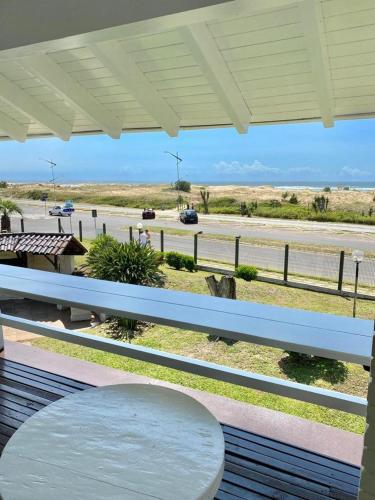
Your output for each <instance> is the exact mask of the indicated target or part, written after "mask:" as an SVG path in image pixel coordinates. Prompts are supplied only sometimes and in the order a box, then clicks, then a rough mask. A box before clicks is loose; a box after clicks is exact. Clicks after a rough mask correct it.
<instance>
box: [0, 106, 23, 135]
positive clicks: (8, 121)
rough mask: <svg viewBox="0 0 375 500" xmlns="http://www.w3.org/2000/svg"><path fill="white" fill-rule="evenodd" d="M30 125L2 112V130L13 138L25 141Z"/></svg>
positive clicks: (0, 123)
mask: <svg viewBox="0 0 375 500" xmlns="http://www.w3.org/2000/svg"><path fill="white" fill-rule="evenodd" d="M27 129H28V127H27V126H25V125H23V124H21V123H18V122H17V121H16V120H13V118H11V117H10V116H8V115H6V114H5V113H2V112H0V130H2V131H3V132H5V133H6V134H7V135H9V137H10V138H11V139H14V140H16V141H19V142H24V141H25V139H26V134H27Z"/></svg>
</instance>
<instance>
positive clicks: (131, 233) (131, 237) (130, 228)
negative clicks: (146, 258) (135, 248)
mask: <svg viewBox="0 0 375 500" xmlns="http://www.w3.org/2000/svg"><path fill="white" fill-rule="evenodd" d="M129 241H133V228H132V226H129Z"/></svg>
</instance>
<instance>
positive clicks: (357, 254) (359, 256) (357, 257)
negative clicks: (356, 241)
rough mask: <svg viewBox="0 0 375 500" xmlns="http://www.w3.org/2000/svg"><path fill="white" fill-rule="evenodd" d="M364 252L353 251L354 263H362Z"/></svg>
mask: <svg viewBox="0 0 375 500" xmlns="http://www.w3.org/2000/svg"><path fill="white" fill-rule="evenodd" d="M364 255H365V254H364V252H363V251H362V250H353V253H352V259H353V261H354V262H358V263H359V262H362V261H363V257H364Z"/></svg>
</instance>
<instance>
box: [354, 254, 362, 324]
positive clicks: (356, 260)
mask: <svg viewBox="0 0 375 500" xmlns="http://www.w3.org/2000/svg"><path fill="white" fill-rule="evenodd" d="M363 257H364V253H363V252H362V250H354V251H353V253H352V259H353V262H354V263H355V284H354V301H353V318H355V315H356V312H357V292H358V277H359V264H360V263H361V262H362V261H363Z"/></svg>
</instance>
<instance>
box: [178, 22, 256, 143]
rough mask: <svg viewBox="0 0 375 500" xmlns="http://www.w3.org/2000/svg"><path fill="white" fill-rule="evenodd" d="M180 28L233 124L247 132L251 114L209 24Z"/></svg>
mask: <svg viewBox="0 0 375 500" xmlns="http://www.w3.org/2000/svg"><path fill="white" fill-rule="evenodd" d="M179 31H180V33H181V36H182V38H183V41H184V43H185V44H186V45H187V47H188V48H189V50H190V52H191V53H192V55H193V57H194V59H195V61H196V62H197V64H198V65H199V66H200V68H201V70H202V72H203V74H204V75H205V77H206V78H207V81H208V83H209V85H210V86H211V87H212V89H213V90H214V91H215V93H216V95H217V96H218V98H219V102H220V104H221V106H222V108H223V109H224V111H225V112H226V113H227V115H228V116H229V118H230V119H231V121H232V123H233V125H234V126H235V127H236V129H237V131H238V132H239V133H240V134H243V133H246V132H247V129H248V127H249V122H250V119H251V113H250V111H249V109H248V107H247V105H246V103H245V101H244V99H243V97H242V94H241V92H240V89H239V88H238V86H237V84H236V82H235V80H234V78H233V76H232V74H231V72H230V71H229V69H228V66H227V64H226V62H225V60H224V58H223V56H222V54H221V52H220V50H219V48H218V46H217V44H216V42H215V40H214V38H213V37H212V35H211V32H210V31H209V29H208V27H207V25H206V24H205V23H200V24H194V25H191V26H189V27H188V26H186V27H182V28H180V30H179Z"/></svg>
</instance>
